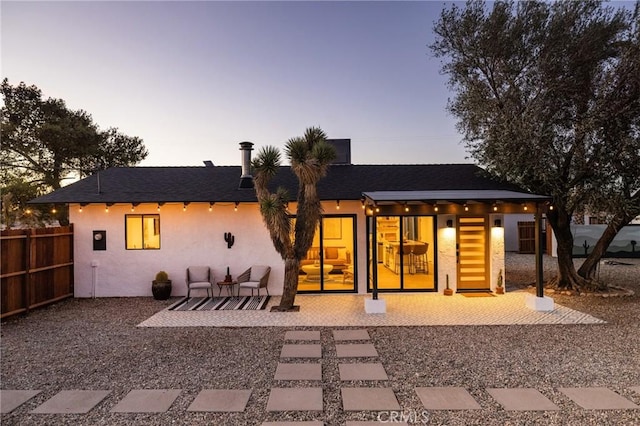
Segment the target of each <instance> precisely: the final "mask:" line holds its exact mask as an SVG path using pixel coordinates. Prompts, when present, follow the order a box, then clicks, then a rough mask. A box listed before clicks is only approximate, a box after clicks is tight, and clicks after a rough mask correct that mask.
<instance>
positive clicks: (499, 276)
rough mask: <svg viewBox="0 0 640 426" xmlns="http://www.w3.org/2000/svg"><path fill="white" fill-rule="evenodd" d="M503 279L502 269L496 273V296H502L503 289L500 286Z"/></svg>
mask: <svg viewBox="0 0 640 426" xmlns="http://www.w3.org/2000/svg"><path fill="white" fill-rule="evenodd" d="M503 281H504V278H502V269H500V272H498V286H497V287H496V293H497V294H504V287H503V286H502V284H503Z"/></svg>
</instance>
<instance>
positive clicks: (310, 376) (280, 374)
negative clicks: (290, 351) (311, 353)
mask: <svg viewBox="0 0 640 426" xmlns="http://www.w3.org/2000/svg"><path fill="white" fill-rule="evenodd" d="M274 379H275V380H322V364H318V363H313V364H311V363H297V364H285V363H278V367H276V374H275V376H274Z"/></svg>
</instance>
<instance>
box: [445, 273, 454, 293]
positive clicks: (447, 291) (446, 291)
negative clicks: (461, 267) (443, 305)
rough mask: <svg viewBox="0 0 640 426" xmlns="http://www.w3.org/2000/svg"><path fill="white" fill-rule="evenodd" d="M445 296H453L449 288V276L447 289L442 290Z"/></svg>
mask: <svg viewBox="0 0 640 426" xmlns="http://www.w3.org/2000/svg"><path fill="white" fill-rule="evenodd" d="M444 295H445V296H453V289H451V288H450V287H449V274H447V288H445V289H444Z"/></svg>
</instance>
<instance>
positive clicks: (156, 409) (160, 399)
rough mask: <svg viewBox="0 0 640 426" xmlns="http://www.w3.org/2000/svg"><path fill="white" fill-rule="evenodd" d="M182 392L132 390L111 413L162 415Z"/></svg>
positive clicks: (174, 390) (170, 390)
mask: <svg viewBox="0 0 640 426" xmlns="http://www.w3.org/2000/svg"><path fill="white" fill-rule="evenodd" d="M180 392H182V391H181V390H180V389H134V390H132V391H131V392H129V393H128V394H127V395H126V396H125V397H124V398H123V399H122V400H121V401H120V402H119V403H118V404H116V406H115V407H113V408H112V409H111V412H113V413H164V412H165V411H167V410H169V407H171V404H173V401H175V400H176V398H177V397H178V395H180Z"/></svg>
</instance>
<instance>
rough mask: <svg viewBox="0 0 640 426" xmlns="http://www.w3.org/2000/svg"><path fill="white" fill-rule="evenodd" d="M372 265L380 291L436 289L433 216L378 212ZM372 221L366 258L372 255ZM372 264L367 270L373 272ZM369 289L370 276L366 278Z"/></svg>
mask: <svg viewBox="0 0 640 426" xmlns="http://www.w3.org/2000/svg"><path fill="white" fill-rule="evenodd" d="M369 220H376V231H377V246H376V251H377V253H376V259H375V263H374V262H371V267H375V268H376V269H377V270H376V272H377V277H378V290H380V291H429V290H435V274H434V271H435V269H434V254H435V220H434V217H433V216H379V217H375V218H373V217H372V218H369ZM371 229H372V226H371V223H370V224H369V259H372V250H371V249H372V246H371V244H372V241H373V238H372V235H371ZM371 267H370V268H369V271H368V273H369V274H370V276H371V274H372V272H373V271H372V270H371ZM368 281H369V290H371V289H372V280H371V279H369V280H368Z"/></svg>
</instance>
